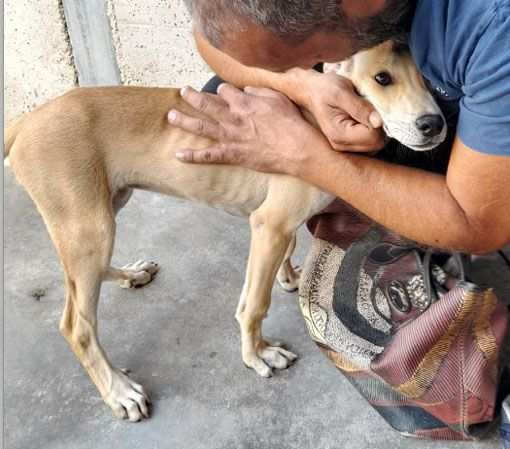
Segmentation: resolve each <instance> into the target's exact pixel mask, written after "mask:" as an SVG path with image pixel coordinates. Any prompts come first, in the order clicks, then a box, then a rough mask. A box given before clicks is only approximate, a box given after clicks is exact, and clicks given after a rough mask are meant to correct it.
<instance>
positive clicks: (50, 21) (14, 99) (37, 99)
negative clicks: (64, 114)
mask: <svg viewBox="0 0 510 449" xmlns="http://www.w3.org/2000/svg"><path fill="white" fill-rule="evenodd" d="M4 24H5V31H4V32H5V41H4V58H5V59H4V79H5V84H4V102H5V121H6V122H7V123H8V122H9V121H10V120H12V119H13V118H15V117H17V116H18V115H20V114H21V113H22V112H26V111H29V110H30V109H32V108H34V107H35V106H37V105H39V104H41V103H43V102H44V101H46V100H47V99H48V98H52V97H55V96H57V95H59V94H60V93H62V92H65V91H66V90H67V89H69V88H71V87H72V86H73V85H74V83H75V71H74V67H73V63H72V56H71V51H70V46H69V42H68V39H67V34H66V32H65V24H64V21H63V18H62V12H61V8H60V7H59V2H58V1H56V0H5V2H4Z"/></svg>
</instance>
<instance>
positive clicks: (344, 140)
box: [327, 119, 384, 151]
mask: <svg viewBox="0 0 510 449" xmlns="http://www.w3.org/2000/svg"><path fill="white" fill-rule="evenodd" d="M327 134H328V137H329V141H330V143H331V145H332V146H333V148H334V149H335V150H338V151H375V150H380V149H381V148H382V147H383V146H384V133H383V132H382V131H381V130H380V129H374V128H370V127H366V126H365V125H362V124H360V123H356V122H354V121H352V120H347V119H346V120H342V121H341V122H339V123H337V124H336V125H335V128H334V130H332V132H331V133H327Z"/></svg>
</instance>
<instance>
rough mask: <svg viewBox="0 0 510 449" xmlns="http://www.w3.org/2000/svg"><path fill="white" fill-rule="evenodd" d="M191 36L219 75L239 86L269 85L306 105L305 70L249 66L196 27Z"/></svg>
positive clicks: (301, 104)
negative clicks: (281, 69)
mask: <svg viewBox="0 0 510 449" xmlns="http://www.w3.org/2000/svg"><path fill="white" fill-rule="evenodd" d="M193 36H194V38H195V42H196V46H197V49H198V52H199V53H200V56H202V58H203V59H204V61H205V62H206V63H207V64H208V65H209V67H210V68H211V69H212V70H213V72H215V73H216V74H217V75H218V76H219V77H220V78H221V79H223V80H225V81H227V82H228V83H230V84H233V85H234V86H237V87H239V88H243V87H245V86H253V87H268V88H271V89H274V90H277V91H278V92H282V93H283V94H285V95H286V96H287V97H289V98H290V99H291V100H292V101H293V102H294V103H297V104H299V105H300V106H305V104H304V103H305V98H304V97H303V91H304V90H306V89H303V86H304V85H305V84H306V82H307V76H308V75H309V74H308V73H307V72H308V70H304V69H300V68H296V69H291V70H288V71H286V72H282V73H279V72H271V71H269V70H264V69H259V68H256V67H248V66H245V65H243V64H241V63H240V62H238V61H236V60H235V59H234V58H231V57H230V56H229V55H227V54H226V53H223V52H222V51H221V50H218V49H217V48H215V47H214V46H213V45H211V44H210V43H209V42H208V41H207V39H206V38H205V37H204V36H203V35H202V34H200V33H199V32H198V31H196V30H193Z"/></svg>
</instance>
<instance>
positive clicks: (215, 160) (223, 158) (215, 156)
mask: <svg viewBox="0 0 510 449" xmlns="http://www.w3.org/2000/svg"><path fill="white" fill-rule="evenodd" d="M175 156H176V157H177V159H179V160H180V161H181V162H187V163H194V164H239V157H238V153H237V151H235V150H234V149H232V148H228V147H227V146H213V147H209V148H206V149H204V150H190V149H184V150H180V151H179V152H177V153H176V154H175Z"/></svg>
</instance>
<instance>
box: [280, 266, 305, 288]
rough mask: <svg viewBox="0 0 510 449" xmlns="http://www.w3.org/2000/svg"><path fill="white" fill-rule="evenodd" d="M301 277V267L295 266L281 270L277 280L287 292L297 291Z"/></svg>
mask: <svg viewBox="0 0 510 449" xmlns="http://www.w3.org/2000/svg"><path fill="white" fill-rule="evenodd" d="M300 278H301V268H300V267H295V268H291V269H287V270H281V271H280V272H279V273H278V276H277V278H276V279H277V280H278V284H280V287H281V288H283V289H284V290H285V291H286V292H295V291H296V290H297V289H299V280H300Z"/></svg>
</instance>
